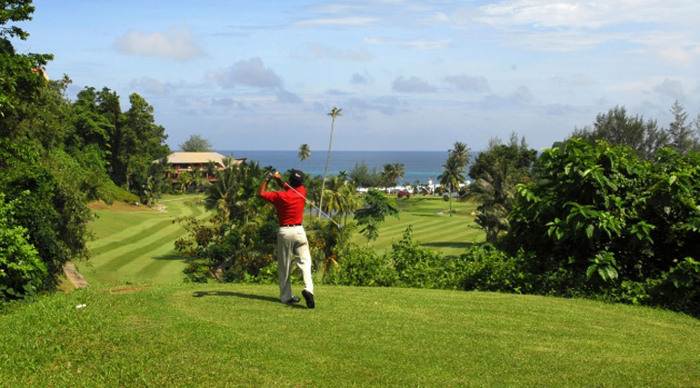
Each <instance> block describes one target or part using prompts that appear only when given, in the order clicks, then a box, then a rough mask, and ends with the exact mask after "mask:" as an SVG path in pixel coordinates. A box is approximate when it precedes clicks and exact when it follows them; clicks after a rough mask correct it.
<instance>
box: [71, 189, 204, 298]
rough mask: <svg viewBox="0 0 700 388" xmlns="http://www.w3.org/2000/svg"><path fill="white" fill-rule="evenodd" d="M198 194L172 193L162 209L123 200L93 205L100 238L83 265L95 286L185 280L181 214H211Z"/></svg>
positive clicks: (96, 227)
mask: <svg viewBox="0 0 700 388" xmlns="http://www.w3.org/2000/svg"><path fill="white" fill-rule="evenodd" d="M198 198H199V197H197V196H167V197H165V198H163V199H162V200H161V201H160V202H159V205H160V209H159V210H154V209H149V208H146V207H132V206H130V205H126V204H117V205H116V206H112V207H107V206H100V205H99V204H96V205H93V206H92V207H93V210H94V211H95V213H96V215H97V218H96V219H95V221H93V222H92V223H91V225H90V228H91V230H92V231H93V233H94V234H95V237H96V239H95V240H94V241H92V242H91V243H90V244H89V245H88V247H89V248H90V252H91V257H90V260H89V261H88V262H87V263H78V265H77V267H78V269H79V271H80V272H81V273H82V274H83V276H85V278H86V279H87V280H88V282H90V283H91V284H97V283H103V284H124V283H174V282H175V283H177V282H181V281H182V279H183V276H184V275H183V274H182V270H183V268H184V267H185V263H184V257H182V256H181V255H180V254H179V253H178V252H177V251H175V249H174V245H173V243H174V241H175V239H177V238H178V237H180V236H182V235H183V234H184V230H183V229H182V227H181V226H180V225H179V224H177V223H173V220H175V219H176V218H178V217H183V216H195V217H205V216H206V214H205V210H204V208H203V207H202V206H192V202H193V201H196V200H197V199H198Z"/></svg>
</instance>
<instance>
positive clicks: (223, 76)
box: [207, 58, 282, 88]
mask: <svg viewBox="0 0 700 388" xmlns="http://www.w3.org/2000/svg"><path fill="white" fill-rule="evenodd" d="M207 79H209V80H213V81H215V82H216V83H218V84H219V85H220V86H221V87H223V88H233V87H235V86H236V85H244V86H252V87H257V88H280V87H281V86H282V81H281V80H280V78H279V76H277V74H276V73H275V72H274V71H272V70H270V69H267V68H265V66H264V65H263V61H262V59H261V58H251V59H249V60H247V61H245V60H244V61H239V62H236V63H234V64H233V66H231V67H230V68H229V69H227V70H218V71H214V72H210V73H208V74H207Z"/></svg>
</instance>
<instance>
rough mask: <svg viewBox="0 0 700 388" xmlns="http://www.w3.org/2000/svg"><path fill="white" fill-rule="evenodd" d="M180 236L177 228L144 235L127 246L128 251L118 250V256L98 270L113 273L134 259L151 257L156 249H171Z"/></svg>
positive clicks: (180, 232)
mask: <svg viewBox="0 0 700 388" xmlns="http://www.w3.org/2000/svg"><path fill="white" fill-rule="evenodd" d="M181 235H182V229H180V228H179V226H174V227H172V228H167V229H166V230H162V231H160V232H159V233H155V234H152V235H150V236H146V235H144V236H143V238H142V239H140V240H139V241H138V242H136V243H132V244H129V245H128V246H127V247H129V248H131V249H130V250H128V251H126V252H124V251H123V250H118V251H117V253H120V254H118V255H116V256H112V257H111V258H109V259H108V261H106V262H104V263H103V264H102V265H101V266H100V269H101V270H105V271H115V270H118V269H120V268H121V267H123V266H125V265H127V264H129V263H131V262H132V261H134V260H136V259H140V258H141V257H142V256H147V257H152V256H153V254H154V251H155V250H157V249H158V248H162V247H163V246H168V247H169V248H171V249H172V247H173V245H172V244H173V241H175V239H176V238H177V237H178V236H181ZM105 256H107V257H109V256H110V255H102V257H105Z"/></svg>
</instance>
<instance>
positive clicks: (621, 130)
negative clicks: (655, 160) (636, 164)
mask: <svg viewBox="0 0 700 388" xmlns="http://www.w3.org/2000/svg"><path fill="white" fill-rule="evenodd" d="M570 138H583V139H585V140H587V141H588V142H589V143H590V144H594V143H595V141H596V140H605V141H606V142H608V143H610V144H617V145H624V146H627V147H630V148H632V149H633V150H635V152H637V155H639V156H640V157H641V158H650V157H651V156H652V155H653V154H654V152H656V151H658V150H660V149H661V148H662V147H664V146H666V145H668V143H669V138H668V133H667V132H666V131H664V130H663V129H660V128H658V126H657V124H656V120H647V121H644V118H643V117H642V116H639V115H637V116H632V117H630V116H628V115H627V110H626V109H625V108H624V107H619V106H618V107H615V108H613V109H610V110H609V111H608V113H605V114H603V113H601V114H598V116H596V120H595V123H593V128H590V127H584V128H583V129H576V130H574V132H573V133H572V134H571V136H570Z"/></svg>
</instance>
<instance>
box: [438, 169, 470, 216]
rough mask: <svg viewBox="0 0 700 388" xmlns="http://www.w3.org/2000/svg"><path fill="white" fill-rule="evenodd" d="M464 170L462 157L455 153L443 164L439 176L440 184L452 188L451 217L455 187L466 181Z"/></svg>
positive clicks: (450, 197) (450, 198)
mask: <svg viewBox="0 0 700 388" xmlns="http://www.w3.org/2000/svg"><path fill="white" fill-rule="evenodd" d="M464 171H465V168H464V164H462V159H460V158H459V157H457V156H455V155H450V156H449V157H448V158H447V161H446V162H445V164H443V165H442V174H440V175H439V176H438V180H439V181H440V184H441V185H443V186H444V187H449V188H450V196H449V200H450V217H452V192H453V191H454V189H455V187H457V188H458V187H459V184H460V183H464V181H465V179H464V175H462V174H463V173H464Z"/></svg>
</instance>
